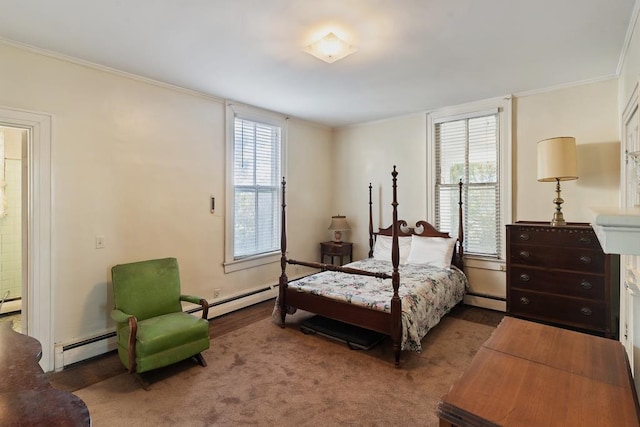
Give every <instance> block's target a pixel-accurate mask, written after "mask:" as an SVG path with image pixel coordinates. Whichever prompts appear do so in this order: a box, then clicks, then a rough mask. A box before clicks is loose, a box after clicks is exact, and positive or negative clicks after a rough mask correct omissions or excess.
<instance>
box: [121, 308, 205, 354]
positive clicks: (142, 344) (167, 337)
mask: <svg viewBox="0 0 640 427" xmlns="http://www.w3.org/2000/svg"><path fill="white" fill-rule="evenodd" d="M208 338H209V322H207V321H206V320H204V319H201V318H198V317H194V316H192V315H190V314H188V313H184V312H178V313H169V314H163V315H162V316H157V317H151V318H149V319H146V320H142V321H140V322H138V334H137V336H136V340H137V343H136V357H137V358H143V357H145V356H148V355H151V354H154V353H159V352H161V351H164V350H166V349H167V348H173V347H179V346H182V345H184V344H187V343H189V342H192V341H197V340H200V339H205V340H206V341H207V347H206V348H209V345H208ZM128 342H129V327H128V326H127V327H125V328H123V329H122V331H121V333H120V335H119V337H118V343H119V344H120V345H122V346H124V347H127V343H128ZM206 348H205V349H203V350H206ZM200 351H202V350H200Z"/></svg>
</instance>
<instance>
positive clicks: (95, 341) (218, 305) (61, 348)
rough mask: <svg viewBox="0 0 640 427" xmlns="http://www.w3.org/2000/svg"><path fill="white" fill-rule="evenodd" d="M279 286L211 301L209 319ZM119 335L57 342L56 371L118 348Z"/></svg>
mask: <svg viewBox="0 0 640 427" xmlns="http://www.w3.org/2000/svg"><path fill="white" fill-rule="evenodd" d="M277 292H278V286H277V285H275V286H265V287H261V288H257V289H255V290H252V291H250V292H244V293H242V294H239V295H235V296H231V297H228V298H225V299H223V300H220V301H214V302H210V303H209V320H211V319H213V318H216V317H219V316H222V315H224V314H227V313H231V312H233V311H236V310H240V309H242V308H245V307H249V306H251V305H254V304H258V303H260V302H263V301H267V300H269V299H273V298H275V297H276V296H277ZM185 311H186V312H187V313H192V314H193V313H197V312H199V311H201V309H199V308H197V307H196V308H191V309H188V310H185ZM117 344H118V343H117V337H116V332H115V330H110V331H106V332H105V333H102V334H99V335H96V336H92V337H88V338H85V339H82V340H78V341H74V342H69V343H57V344H56V345H55V361H54V369H55V371H56V372H57V371H61V370H62V369H64V368H65V367H67V366H70V365H73V364H75V363H78V362H82V361H85V360H88V359H91V358H94V357H97V356H100V355H103V354H105V353H109V352H111V351H114V350H116V349H117Z"/></svg>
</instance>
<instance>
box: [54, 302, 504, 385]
mask: <svg viewBox="0 0 640 427" xmlns="http://www.w3.org/2000/svg"><path fill="white" fill-rule="evenodd" d="M274 303H275V302H274V300H273V299H270V300H268V301H265V302H262V303H259V304H255V305H252V306H250V307H247V308H243V309H242V310H238V311H234V312H232V313H229V314H225V315H223V316H220V317H216V318H214V319H211V320H209V336H210V337H211V338H212V339H215V338H216V337H220V336H222V335H224V334H226V333H229V332H231V331H235V330H237V329H240V328H242V327H244V326H247V325H250V324H252V323H255V322H258V321H260V320H263V319H266V318H269V317H270V316H271V312H272V311H273V306H274ZM448 316H452V317H457V318H461V319H464V320H468V321H471V322H475V323H482V324H486V325H489V326H497V325H498V323H500V320H502V317H503V316H504V313H502V312H498V311H493V310H486V309H482V308H478V307H471V306H467V305H459V306H456V307H454V309H453V310H451V312H450V313H449V314H448ZM124 372H126V370H125V368H124V367H123V366H122V363H120V359H119V358H118V355H117V353H116V352H115V351H112V352H110V353H107V354H104V355H101V356H98V357H95V358H93V359H89V360H86V361H83V362H79V363H76V364H74V365H70V366H67V367H65V368H64V369H63V370H62V371H60V372H52V373H48V374H47V377H48V378H49V381H50V382H51V384H52V385H53V386H54V387H56V388H58V389H60V390H66V391H75V390H78V389H81V388H84V387H87V386H89V385H91V384H95V383H97V382H100V381H103V380H105V379H108V378H111V377H113V376H115V375H119V374H122V373H124Z"/></svg>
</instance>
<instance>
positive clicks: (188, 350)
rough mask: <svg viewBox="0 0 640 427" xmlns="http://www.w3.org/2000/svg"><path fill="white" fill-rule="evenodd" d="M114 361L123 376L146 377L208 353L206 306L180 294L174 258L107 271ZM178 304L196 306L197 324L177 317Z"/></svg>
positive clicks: (186, 317) (189, 317) (190, 318)
mask: <svg viewBox="0 0 640 427" xmlns="http://www.w3.org/2000/svg"><path fill="white" fill-rule="evenodd" d="M111 278H112V281H113V296H114V302H115V307H114V310H113V311H112V313H111V317H112V318H113V319H114V320H115V321H116V322H117V326H116V331H117V335H118V355H119V357H120V360H121V361H122V363H123V365H124V366H125V367H126V368H127V369H128V370H129V372H132V373H133V372H137V373H141V372H146V371H149V370H152V369H156V368H161V367H163V366H167V365H170V364H172V363H176V362H179V361H181V360H184V359H188V358H190V357H192V356H194V357H195V358H196V359H197V360H198V362H200V364H201V365H202V366H206V362H205V360H204V358H202V355H201V354H200V352H201V351H204V350H206V349H208V348H209V321H208V320H207V314H208V310H209V304H208V303H207V301H206V300H204V299H202V298H198V297H194V296H190V295H183V294H181V293H180V275H179V272H178V261H177V260H176V259H175V258H165V259H156V260H150V261H140V262H134V263H129V264H120V265H116V266H114V267H113V268H112V269H111ZM181 301H188V302H191V303H196V302H199V303H200V305H201V306H202V318H198V317H195V316H192V315H190V314H188V313H184V312H183V311H182V304H181Z"/></svg>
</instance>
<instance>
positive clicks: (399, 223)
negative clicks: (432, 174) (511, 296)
mask: <svg viewBox="0 0 640 427" xmlns="http://www.w3.org/2000/svg"><path fill="white" fill-rule="evenodd" d="M391 175H392V188H393V202H392V204H391V205H392V209H393V216H392V218H393V220H392V224H391V225H390V226H389V227H387V228H381V229H379V230H378V231H377V232H375V233H374V231H373V218H372V217H373V209H372V205H373V203H372V187H371V184H369V258H367V259H364V260H361V261H356V262H352V263H349V264H347V265H345V266H334V265H332V264H324V263H316V262H304V261H296V260H293V259H288V258H287V256H286V251H287V235H286V228H285V219H286V202H285V194H286V182H285V180H284V179H283V181H282V236H281V269H282V273H281V276H280V281H279V294H278V298H277V300H276V306H275V308H274V320H275V321H276V322H277V323H279V324H280V325H281V326H282V327H284V326H285V319H286V315H287V314H291V313H293V312H295V310H296V309H301V310H306V311H309V312H312V313H315V314H319V315H321V316H324V317H328V318H330V319H334V320H338V321H341V322H345V323H349V324H351V325H355V326H359V327H362V328H365V329H369V330H372V331H376V332H380V333H382V334H385V335H388V336H390V337H391V340H392V345H393V351H394V357H395V364H396V366H399V365H400V354H401V351H402V350H412V351H417V352H419V351H421V349H422V347H421V340H422V338H424V336H425V335H426V333H427V332H428V331H429V330H430V329H431V328H433V327H434V326H435V325H436V324H437V323H438V322H439V321H440V319H441V318H442V317H443V316H444V315H445V314H446V313H447V312H448V311H449V310H450V309H451V308H452V307H453V306H455V305H456V304H458V303H459V302H460V301H462V298H463V297H464V293H465V291H466V289H467V287H468V282H467V279H466V276H465V275H464V273H463V272H462V267H463V264H462V260H463V246H462V241H463V236H464V233H463V229H462V221H461V219H462V183H461V182H460V183H459V201H458V216H459V221H458V223H459V228H458V238H457V239H453V238H451V237H450V236H449V233H443V232H440V231H438V230H436V229H435V228H434V227H433V226H432V225H431V224H429V223H428V222H426V221H418V222H417V223H416V225H415V227H408V226H407V222H406V221H404V220H398V211H397V207H398V202H397V176H398V172H397V171H396V167H395V166H394V167H393V171H392V173H391ZM288 264H292V265H303V266H307V267H313V268H319V269H320V270H322V271H321V272H319V273H317V274H313V275H310V276H307V277H303V278H301V279H297V280H294V281H292V282H289V281H288V278H287V274H286V266H287V265H288ZM401 277H402V279H401Z"/></svg>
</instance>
